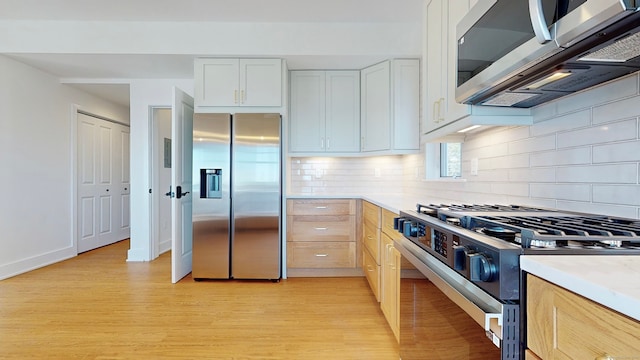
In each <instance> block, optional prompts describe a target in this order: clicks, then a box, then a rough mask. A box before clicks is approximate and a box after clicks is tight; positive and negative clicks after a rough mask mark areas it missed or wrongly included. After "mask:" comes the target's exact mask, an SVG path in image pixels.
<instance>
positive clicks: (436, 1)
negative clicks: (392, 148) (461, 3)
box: [422, 0, 457, 133]
mask: <svg viewBox="0 0 640 360" xmlns="http://www.w3.org/2000/svg"><path fill="white" fill-rule="evenodd" d="M455 3H456V4H457V2H455ZM446 14H447V3H446V2H444V1H443V0H431V1H430V2H429V3H428V4H427V19H426V21H427V24H426V25H427V26H426V34H425V35H426V36H425V41H426V44H425V47H424V49H425V50H424V54H423V59H424V61H425V62H426V74H425V75H426V79H425V81H426V90H427V94H426V104H424V107H423V108H424V110H423V111H424V115H423V117H424V123H423V129H422V132H423V133H427V132H430V131H432V130H434V129H437V128H438V127H440V124H439V123H440V122H441V121H442V117H443V110H442V106H444V93H443V90H442V84H443V82H444V81H445V77H444V74H443V72H444V71H443V67H444V61H443V57H445V55H444V53H445V51H444V46H443V45H444V40H445V39H446V38H447V37H446V34H447V32H446V19H447V16H446Z"/></svg>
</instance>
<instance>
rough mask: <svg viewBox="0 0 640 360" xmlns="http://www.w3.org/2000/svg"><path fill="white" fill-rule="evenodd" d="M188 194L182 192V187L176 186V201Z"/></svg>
mask: <svg viewBox="0 0 640 360" xmlns="http://www.w3.org/2000/svg"><path fill="white" fill-rule="evenodd" d="M188 193H189V192H188V191H185V192H182V186H180V185H178V186H176V199H180V198H182V197H183V196H185V195H187V194H188Z"/></svg>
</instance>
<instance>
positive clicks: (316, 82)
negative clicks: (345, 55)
mask: <svg viewBox="0 0 640 360" xmlns="http://www.w3.org/2000/svg"><path fill="white" fill-rule="evenodd" d="M289 118H290V122H289V143H290V145H289V150H290V151H292V152H305V151H308V152H316V151H317V152H322V151H324V148H325V73H324V71H292V72H291V113H290V116H289Z"/></svg>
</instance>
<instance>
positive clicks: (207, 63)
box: [194, 59, 240, 106]
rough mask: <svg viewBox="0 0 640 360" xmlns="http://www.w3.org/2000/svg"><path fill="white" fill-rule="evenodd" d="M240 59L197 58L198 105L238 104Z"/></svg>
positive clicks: (196, 92)
mask: <svg viewBox="0 0 640 360" xmlns="http://www.w3.org/2000/svg"><path fill="white" fill-rule="evenodd" d="M239 66H240V63H239V61H238V59H196V60H195V68H194V76H195V79H196V81H195V84H196V86H195V100H194V101H195V103H196V104H198V106H238V105H240V93H239V89H238V79H239V71H240V70H239V69H240V68H239Z"/></svg>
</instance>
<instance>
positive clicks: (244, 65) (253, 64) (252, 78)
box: [239, 59, 282, 106]
mask: <svg viewBox="0 0 640 360" xmlns="http://www.w3.org/2000/svg"><path fill="white" fill-rule="evenodd" d="M239 90H240V93H239V99H240V105H241V106H281V105H282V60H280V59H240V88H239Z"/></svg>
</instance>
